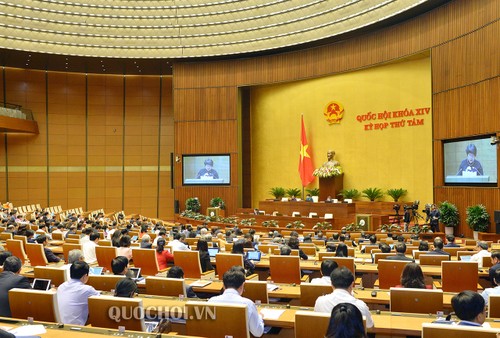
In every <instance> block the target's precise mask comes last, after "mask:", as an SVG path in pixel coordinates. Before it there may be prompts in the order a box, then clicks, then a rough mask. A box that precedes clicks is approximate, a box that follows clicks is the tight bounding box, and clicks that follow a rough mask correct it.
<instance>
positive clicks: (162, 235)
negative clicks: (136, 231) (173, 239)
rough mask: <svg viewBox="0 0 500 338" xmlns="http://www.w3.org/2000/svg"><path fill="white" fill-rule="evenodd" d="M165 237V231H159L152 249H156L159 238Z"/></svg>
mask: <svg viewBox="0 0 500 338" xmlns="http://www.w3.org/2000/svg"><path fill="white" fill-rule="evenodd" d="M166 237H167V233H166V232H165V230H160V232H158V235H157V236H156V237H155V239H154V240H153V247H156V245H158V240H159V239H160V238H163V239H166Z"/></svg>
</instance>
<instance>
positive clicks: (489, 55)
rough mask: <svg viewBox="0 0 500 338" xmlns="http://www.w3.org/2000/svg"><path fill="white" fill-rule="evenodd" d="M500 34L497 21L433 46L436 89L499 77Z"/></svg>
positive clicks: (434, 90)
mask: <svg viewBox="0 0 500 338" xmlns="http://www.w3.org/2000/svg"><path fill="white" fill-rule="evenodd" d="M499 36H500V21H496V22H494V23H492V24H489V25H487V26H485V27H483V28H481V29H479V30H477V31H474V32H471V33H470V34H466V35H464V36H462V37H460V38H458V39H455V40H452V41H449V42H447V43H445V44H442V45H439V46H436V47H435V48H433V49H432V70H433V72H432V84H433V86H432V90H433V92H434V93H439V92H441V91H445V90H448V89H450V88H457V87H461V86H465V85H469V84H473V83H476V82H479V81H483V80H485V79H489V78H493V77H495V76H498V73H499V72H500V62H499V61H498V60H500V39H498V37H499ZM472 46H473V48H471V47H472Z"/></svg>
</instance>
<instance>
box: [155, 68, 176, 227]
mask: <svg viewBox="0 0 500 338" xmlns="http://www.w3.org/2000/svg"><path fill="white" fill-rule="evenodd" d="M172 87H173V78H172V77H171V76H167V77H162V88H161V89H162V95H161V97H162V102H161V114H162V115H161V125H160V147H159V153H160V174H159V183H158V184H159V187H158V191H159V196H158V217H160V218H166V216H167V215H173V214H174V187H173V183H172V182H171V175H173V172H172V170H171V166H172V165H173V163H171V162H170V154H171V153H173V152H174V118H173V117H174V103H173V92H172Z"/></svg>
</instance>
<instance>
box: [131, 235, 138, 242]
mask: <svg viewBox="0 0 500 338" xmlns="http://www.w3.org/2000/svg"><path fill="white" fill-rule="evenodd" d="M137 238H139V237H138V236H133V237H132V238H131V239H130V240H131V241H132V242H135V241H137Z"/></svg>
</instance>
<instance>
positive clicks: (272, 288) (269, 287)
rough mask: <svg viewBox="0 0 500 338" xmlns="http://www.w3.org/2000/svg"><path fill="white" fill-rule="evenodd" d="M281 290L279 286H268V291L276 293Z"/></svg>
mask: <svg viewBox="0 0 500 338" xmlns="http://www.w3.org/2000/svg"><path fill="white" fill-rule="evenodd" d="M277 289H279V286H278V285H276V284H267V291H274V290H277Z"/></svg>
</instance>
